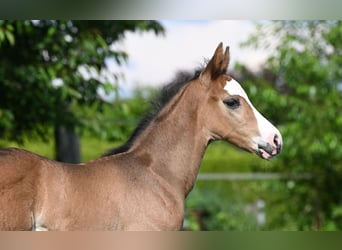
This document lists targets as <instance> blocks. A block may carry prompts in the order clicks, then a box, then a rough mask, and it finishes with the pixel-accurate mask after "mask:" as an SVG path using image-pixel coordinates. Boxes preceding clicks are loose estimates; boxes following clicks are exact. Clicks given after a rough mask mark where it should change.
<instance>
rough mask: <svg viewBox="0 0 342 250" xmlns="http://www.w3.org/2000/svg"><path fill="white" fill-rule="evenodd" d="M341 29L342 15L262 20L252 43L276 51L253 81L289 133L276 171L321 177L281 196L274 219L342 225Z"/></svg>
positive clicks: (265, 106)
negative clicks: (331, 18) (324, 18)
mask: <svg viewBox="0 0 342 250" xmlns="http://www.w3.org/2000/svg"><path fill="white" fill-rule="evenodd" d="M341 36H342V22H341V21H281V22H279V21H277V22H270V23H263V24H261V25H260V26H259V28H258V32H257V33H256V34H255V35H254V36H252V37H251V39H250V40H249V41H248V42H246V44H245V45H248V46H255V47H258V48H268V49H272V51H273V52H272V54H271V55H270V57H269V59H268V63H267V65H266V68H265V69H264V72H263V73H259V75H255V76H254V77H252V78H250V81H248V83H247V84H248V85H249V90H250V97H251V99H252V100H253V102H254V103H255V106H256V107H258V109H259V110H261V111H263V113H265V114H267V116H268V117H271V120H273V121H274V122H275V123H276V124H279V127H280V130H281V132H282V135H283V138H284V150H283V152H282V154H281V155H280V157H279V158H278V159H277V161H278V164H276V165H274V169H273V170H274V171H281V172H286V173H302V172H309V173H312V174H313V175H314V176H315V177H314V178H313V179H311V180H310V181H306V182H294V183H295V186H294V188H291V189H283V190H281V191H280V195H279V197H277V198H274V203H275V202H277V203H278V204H279V205H277V206H274V207H273V209H274V210H278V212H277V213H275V212H274V213H271V215H270V217H271V220H273V223H275V221H277V225H273V226H276V227H279V228H287V227H288V226H289V225H290V224H292V225H293V224H295V227H296V229H300V230H313V229H316V230H317V229H318V230H324V229H342V227H341V226H342V223H341V220H342V217H341V215H340V213H339V212H338V211H340V209H341V207H342V193H341V183H342V182H341V181H342V174H341V170H342V164H341V162H342V147H341V146H340V142H341V141H342V134H341V128H342V126H341V125H342V123H341V117H342V98H341V97H342V91H341V83H342V70H341V66H340V65H341V58H342V57H341V56H342V40H341ZM244 70H246V69H243V67H240V71H241V74H243V73H244ZM266 73H267V74H266ZM270 75H271V77H270ZM260 78H262V79H260ZM255 168H257V166H255ZM268 188H269V191H270V192H271V191H272V186H271V185H270V186H269V187H268ZM269 202H270V203H272V201H271V200H270V201H269ZM276 207H277V208H276ZM281 211H283V212H285V211H286V214H287V215H286V219H285V218H284V213H282V212H281ZM336 211H337V212H336Z"/></svg>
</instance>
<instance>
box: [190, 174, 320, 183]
mask: <svg viewBox="0 0 342 250" xmlns="http://www.w3.org/2000/svg"><path fill="white" fill-rule="evenodd" d="M316 176H317V175H314V174H311V173H297V174H283V173H200V174H199V175H198V177H197V180H201V181H217V180H225V181H254V180H287V179H288V180H309V179H312V178H315V177H316Z"/></svg>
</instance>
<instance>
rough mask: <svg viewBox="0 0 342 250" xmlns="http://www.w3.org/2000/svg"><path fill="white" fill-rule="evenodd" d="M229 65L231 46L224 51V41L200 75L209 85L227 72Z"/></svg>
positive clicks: (205, 83)
mask: <svg viewBox="0 0 342 250" xmlns="http://www.w3.org/2000/svg"><path fill="white" fill-rule="evenodd" d="M228 65H229V47H226V50H225V51H224V53H223V44H222V42H221V43H220V44H219V45H218V47H217V48H216V50H215V53H214V55H213V57H212V58H211V59H210V61H209V62H208V64H207V66H206V67H205V69H204V70H203V71H202V73H201V75H200V80H201V82H202V84H204V85H206V86H209V83H210V82H211V81H213V80H216V79H217V78H218V77H219V76H221V75H223V74H226V72H227V68H228Z"/></svg>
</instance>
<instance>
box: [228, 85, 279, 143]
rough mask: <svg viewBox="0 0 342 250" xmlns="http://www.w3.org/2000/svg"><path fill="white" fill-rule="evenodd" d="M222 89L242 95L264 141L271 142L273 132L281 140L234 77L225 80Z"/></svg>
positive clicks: (276, 131)
mask: <svg viewBox="0 0 342 250" xmlns="http://www.w3.org/2000/svg"><path fill="white" fill-rule="evenodd" d="M224 89H225V90H227V91H228V93H229V94H230V95H239V96H241V97H243V98H244V99H245V100H246V102H247V103H248V104H249V105H250V107H251V108H252V110H253V113H254V116H255V118H256V120H257V123H258V129H259V133H260V137H261V139H262V140H263V141H264V142H269V143H272V142H273V137H274V135H275V134H277V135H278V136H279V138H280V140H281V136H280V132H279V131H278V129H276V128H275V127H274V126H273V125H272V123H270V122H269V121H268V120H267V119H266V118H265V117H263V116H262V115H261V114H260V113H259V111H257V110H256V108H255V107H254V106H253V104H252V103H251V101H250V100H249V98H248V96H247V94H246V92H245V91H244V90H243V88H242V87H241V85H240V84H239V83H238V82H237V81H235V80H234V79H232V80H230V81H227V84H226V86H225V87H224ZM270 136H272V138H270ZM255 140H259V138H255ZM255 142H257V141H255ZM257 143H258V142H257Z"/></svg>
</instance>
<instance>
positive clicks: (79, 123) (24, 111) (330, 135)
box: [0, 20, 342, 230]
mask: <svg viewBox="0 0 342 250" xmlns="http://www.w3.org/2000/svg"><path fill="white" fill-rule="evenodd" d="M125 31H131V32H147V31H153V32H154V33H155V34H156V35H163V34H165V33H167V31H165V29H164V28H163V26H162V25H161V23H160V22H158V21H53V20H50V21H0V54H1V57H0V146H1V147H13V146H14V147H21V148H26V149H28V150H31V151H33V152H35V153H38V154H41V155H44V156H46V157H48V158H51V159H58V160H61V161H71V162H78V161H88V160H91V159H95V158H97V157H99V156H100V155H101V154H103V153H104V152H105V151H106V150H108V149H110V148H112V147H114V146H117V145H119V144H121V143H123V142H124V141H125V139H127V138H128V137H129V134H130V133H131V132H132V131H133V129H134V127H135V126H136V124H137V122H138V121H139V119H140V118H141V116H142V115H143V113H144V112H146V111H147V110H148V109H149V108H150V104H149V100H151V99H153V96H154V95H155V93H156V92H157V90H155V89H153V88H137V89H136V90H135V91H134V93H132V95H131V96H130V98H123V97H121V96H120V95H119V85H118V84H115V82H116V81H117V79H118V78H120V77H121V76H120V75H114V76H108V74H106V73H105V70H106V59H107V58H114V59H115V61H116V63H117V65H118V66H120V65H122V64H123V63H124V62H126V61H127V60H129V58H128V55H127V53H126V52H125V51H120V50H118V49H116V48H115V46H112V45H113V44H115V43H116V42H118V41H120V40H121V39H123V38H124V37H125V34H126V33H125ZM242 46H245V47H250V48H255V49H259V48H263V49H268V50H270V51H272V53H271V54H270V55H269V58H268V59H267V63H266V64H265V65H264V67H263V68H262V69H260V70H259V71H258V72H254V71H253V72H252V71H250V70H249V69H248V68H247V67H246V66H245V65H241V64H236V65H234V68H233V69H231V70H230V71H231V72H232V75H233V76H234V77H235V78H236V79H238V80H239V81H241V82H243V83H244V88H245V90H246V92H247V93H248V94H249V97H250V99H251V100H252V101H253V103H254V105H255V107H257V108H258V110H259V111H261V113H263V114H266V117H267V118H268V119H269V120H271V121H272V122H273V123H275V124H276V125H277V127H278V128H279V130H280V131H281V133H282V135H283V139H284V145H285V146H284V150H283V152H282V153H281V155H280V156H279V157H277V158H276V159H275V160H272V161H264V160H261V159H259V158H257V157H256V156H254V155H250V154H248V153H245V152H241V151H240V150H238V149H236V148H235V147H233V146H231V145H228V144H226V143H222V142H216V143H213V144H212V145H210V146H209V148H208V150H207V152H206V154H205V157H204V159H203V163H202V166H201V170H200V175H199V178H198V181H197V183H196V186H195V188H194V190H193V191H192V192H191V193H190V195H189V197H188V199H187V202H186V217H185V222H184V226H185V229H186V230H340V229H342V192H341V186H342V184H341V183H342V174H341V170H342V147H341V145H340V142H341V139H342V133H341V131H342V115H341V112H342V111H341V110H342V101H341V95H342V67H341V65H342V22H341V21H333V20H331V21H274V22H268V21H263V22H259V23H257V24H256V28H255V32H254V33H253V34H252V35H251V36H250V37H249V39H248V40H247V41H245V42H244V43H243V44H242ZM80 69H82V70H83V71H86V72H88V73H87V74H83V75H82V74H81V73H80V71H82V70H80ZM89 75H92V77H89ZM113 79H114V84H113V81H111V80H113ZM99 88H101V89H102V90H103V91H104V92H105V93H114V98H113V100H112V101H111V102H108V101H104V100H103V99H102V98H100V96H99V94H98V89H99ZM61 142H70V143H71V144H70V145H67V146H66V147H67V149H68V147H70V148H72V149H73V150H69V151H70V152H77V151H79V155H78V157H76V158H74V156H73V155H69V156H68V157H66V158H65V150H63V147H65V146H63V145H62V144H63V143H61ZM67 151H68V150H67ZM70 157H71V158H70ZM252 173H256V174H254V175H253V174H252ZM213 174H217V175H213ZM270 174H271V175H270ZM214 177H215V178H214ZM210 178H214V179H210Z"/></svg>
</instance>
